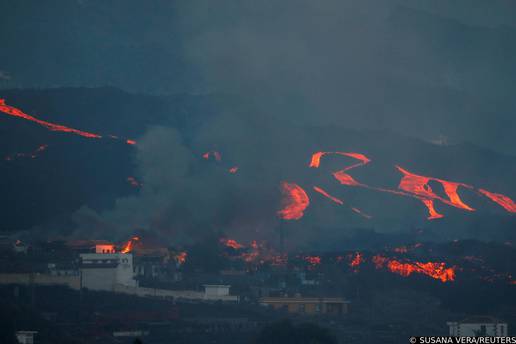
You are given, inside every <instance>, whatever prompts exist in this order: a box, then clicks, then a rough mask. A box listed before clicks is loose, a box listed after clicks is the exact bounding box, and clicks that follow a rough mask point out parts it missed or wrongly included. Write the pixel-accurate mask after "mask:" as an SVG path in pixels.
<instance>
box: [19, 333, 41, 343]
mask: <svg viewBox="0 0 516 344" xmlns="http://www.w3.org/2000/svg"><path fill="white" fill-rule="evenodd" d="M37 333H38V331H17V332H16V340H17V341H18V343H19V344H34V335H36V334H37Z"/></svg>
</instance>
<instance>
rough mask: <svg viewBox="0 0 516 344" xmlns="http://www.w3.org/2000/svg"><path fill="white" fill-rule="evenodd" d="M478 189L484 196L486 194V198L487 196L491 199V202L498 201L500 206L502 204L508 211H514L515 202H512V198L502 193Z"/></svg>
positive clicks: (515, 209)
mask: <svg viewBox="0 0 516 344" xmlns="http://www.w3.org/2000/svg"><path fill="white" fill-rule="evenodd" d="M478 191H479V192H480V193H481V194H483V195H484V196H486V197H487V198H489V199H490V200H492V201H493V202H495V203H498V204H499V205H500V206H502V207H503V208H504V209H505V210H507V211H508V212H510V213H516V203H514V201H513V200H512V199H510V198H509V197H507V196H505V195H502V194H498V193H493V192H489V191H487V190H484V189H478Z"/></svg>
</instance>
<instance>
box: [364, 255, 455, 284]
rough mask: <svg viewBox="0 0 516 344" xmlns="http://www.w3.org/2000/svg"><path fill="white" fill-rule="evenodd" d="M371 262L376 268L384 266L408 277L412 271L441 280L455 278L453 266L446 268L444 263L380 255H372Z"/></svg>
mask: <svg viewBox="0 0 516 344" xmlns="http://www.w3.org/2000/svg"><path fill="white" fill-rule="evenodd" d="M372 260H373V263H374V264H375V266H376V268H377V269H381V268H383V267H384V266H385V267H386V268H387V269H388V270H389V271H391V272H393V273H396V274H398V275H401V276H403V277H408V276H410V275H412V274H413V273H418V274H423V275H426V276H430V277H432V278H434V279H437V280H440V281H441V282H443V283H444V282H451V281H454V280H455V268H453V267H452V268H447V267H446V264H445V263H440V262H426V263H421V262H400V261H398V260H395V259H390V258H387V257H384V256H381V255H376V256H374V257H373V259H372Z"/></svg>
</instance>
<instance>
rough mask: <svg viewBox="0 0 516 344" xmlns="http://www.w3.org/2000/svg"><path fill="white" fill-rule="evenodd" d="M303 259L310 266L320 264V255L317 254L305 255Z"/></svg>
mask: <svg viewBox="0 0 516 344" xmlns="http://www.w3.org/2000/svg"><path fill="white" fill-rule="evenodd" d="M303 259H304V260H305V261H306V262H307V263H308V264H310V265H311V266H312V267H315V266H317V265H321V257H319V256H305V257H303Z"/></svg>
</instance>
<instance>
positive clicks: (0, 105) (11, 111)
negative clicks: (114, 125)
mask: <svg viewBox="0 0 516 344" xmlns="http://www.w3.org/2000/svg"><path fill="white" fill-rule="evenodd" d="M0 111H1V112H3V113H5V114H7V115H10V116H13V117H19V118H23V119H26V120H28V121H31V122H34V123H37V124H39V125H41V126H43V127H45V128H47V129H48V130H51V131H61V132H65V133H72V134H76V135H79V136H82V137H86V138H89V139H100V138H102V136H101V135H99V134H95V133H90V132H87V131H82V130H78V129H74V128H69V127H66V126H64V125H61V124H55V123H51V122H47V121H43V120H41V119H38V118H36V117H34V116H31V115H28V114H26V113H24V112H23V111H22V110H20V109H17V108H15V107H13V106H10V105H7V104H6V103H5V99H0ZM111 137H112V138H114V136H112V135H111ZM126 143H127V144H129V145H134V144H136V141H133V140H126Z"/></svg>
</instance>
